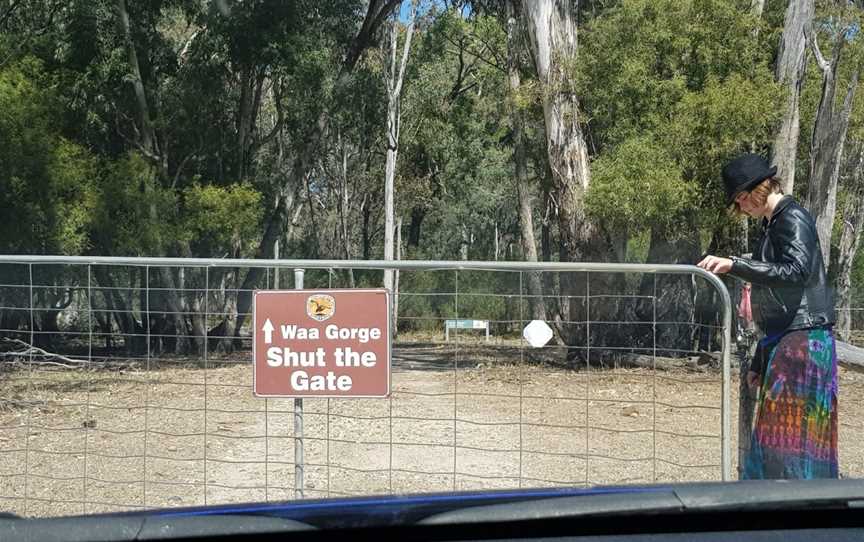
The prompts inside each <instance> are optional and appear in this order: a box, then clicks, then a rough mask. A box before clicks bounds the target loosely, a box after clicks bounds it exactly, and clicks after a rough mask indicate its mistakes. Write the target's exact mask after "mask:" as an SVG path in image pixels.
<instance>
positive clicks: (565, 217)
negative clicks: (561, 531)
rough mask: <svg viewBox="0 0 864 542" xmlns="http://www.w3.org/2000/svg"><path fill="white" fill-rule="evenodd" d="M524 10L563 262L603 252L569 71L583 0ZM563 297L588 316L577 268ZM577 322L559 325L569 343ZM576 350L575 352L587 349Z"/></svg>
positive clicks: (551, 1)
mask: <svg viewBox="0 0 864 542" xmlns="http://www.w3.org/2000/svg"><path fill="white" fill-rule="evenodd" d="M522 7H523V12H524V15H525V19H526V21H527V26H528V35H529V42H530V44H531V50H532V53H533V58H534V65H535V67H536V70H537V75H538V78H539V80H540V82H541V84H542V86H543V93H542V96H543V117H544V123H545V128H546V149H547V155H548V158H549V166H550V169H551V172H552V180H553V184H554V186H555V190H556V191H557V194H558V198H557V201H558V234H559V259H560V261H562V262H572V261H580V260H582V261H585V260H590V259H591V258H592V257H597V256H599V251H592V250H591V247H589V244H590V243H592V242H593V241H594V240H595V239H596V230H595V228H594V226H593V225H592V224H591V223H589V221H588V220H587V218H586V214H585V204H584V196H585V192H586V190H587V189H588V184H589V182H590V175H589V170H588V149H587V146H586V145H585V138H584V136H583V133H582V127H581V124H580V113H579V102H578V100H577V97H576V94H575V92H574V91H573V90H572V81H571V80H570V77H569V71H570V70H571V69H572V66H573V65H574V63H575V61H576V53H577V29H576V13H577V10H578V1H577V2H575V3H574V2H572V1H570V0H537V1H534V2H524V3H523V4H522ZM560 280H561V293H562V294H563V297H562V302H563V304H564V305H569V310H568V311H567V312H565V313H564V314H567V315H568V316H567V320H569V321H570V322H581V321H584V320H585V316H586V312H585V311H586V308H587V304H586V303H581V302H573V300H577V299H580V298H582V299H584V296H585V287H586V284H585V281H584V280H580V279H579V277H576V276H573V274H572V273H567V274H562V275H561V277H560ZM579 327H580V326H579V325H577V324H568V325H566V326H562V327H560V328H559V333H560V334H561V336H562V338H563V339H564V340H565V342H567V344H570V345H573V346H579V344H577V343H578V342H579V341H580V340H581V339H580V337H582V338H584V337H585V334H584V333H582V332H581V330H580V328H579ZM584 352H585V351H584V350H574V351H573V352H571V353H570V358H571V359H575V358H577V357H580V356H581V355H582V354H584Z"/></svg>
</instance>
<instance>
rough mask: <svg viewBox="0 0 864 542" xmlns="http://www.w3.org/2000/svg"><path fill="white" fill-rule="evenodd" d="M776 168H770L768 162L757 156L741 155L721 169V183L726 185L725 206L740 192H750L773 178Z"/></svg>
mask: <svg viewBox="0 0 864 542" xmlns="http://www.w3.org/2000/svg"><path fill="white" fill-rule="evenodd" d="M775 173H777V166H774V167H770V166H769V165H768V161H767V160H765V159H764V158H762V157H761V156H759V155H758V154H742V155H741V156H739V157H738V158H736V159H734V160H732V161H731V162H729V163H728V164H726V166H725V167H724V168H723V183H724V184H725V185H726V205H729V204H730V203H732V202H733V201H734V200H735V196H737V195H738V194H740V193H741V192H744V191H747V190H750V189H751V188H753V187H755V186H756V185H757V184H759V183H760V182H762V181H764V180H765V179H768V178H770V177H773V176H774V174H775Z"/></svg>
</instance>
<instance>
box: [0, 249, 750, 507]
mask: <svg viewBox="0 0 864 542" xmlns="http://www.w3.org/2000/svg"><path fill="white" fill-rule="evenodd" d="M387 265H393V266H395V267H398V268H399V282H398V284H399V286H398V293H397V294H396V295H394V300H395V304H396V305H397V307H398V309H397V314H396V317H395V320H396V321H395V322H394V323H395V324H396V327H397V328H398V330H399V331H398V334H397V336H396V337H395V338H394V341H393V352H392V366H393V368H392V389H391V394H390V396H389V397H387V398H384V399H335V398H331V399H325V398H313V399H304V400H302V402H299V403H298V402H297V401H295V400H293V399H281V398H267V399H264V398H258V397H255V396H254V395H253V393H252V360H251V350H252V344H251V342H252V329H251V321H252V318H251V310H252V307H251V298H252V295H251V294H252V292H253V291H254V290H256V289H271V288H280V287H281V288H283V289H287V288H291V287H292V286H293V281H292V278H293V274H292V272H291V270H292V269H294V268H298V267H299V268H304V269H305V270H306V272H305V284H304V286H305V288H307V289H324V288H336V287H339V288H344V287H353V286H369V285H374V286H379V285H380V284H381V283H382V279H383V274H384V273H385V269H384V268H385V266H387ZM265 266H267V267H265ZM730 318H731V316H730V304H729V298H728V293H727V292H726V289H725V287H723V285H722V283H720V282H719V281H718V280H717V279H716V278H715V277H713V276H709V275H705V274H703V273H701V272H700V271H699V270H696V269H695V268H692V267H683V266H636V265H630V266H627V265H623V266H615V265H612V264H608V265H605V264H536V265H534V266H531V265H521V264H516V263H498V264H495V263H480V262H473V263H472V262H454V263H449V262H420V263H417V262H414V263H411V262H399V263H397V264H392V263H391V264H384V263H383V262H320V261H315V262H311V261H310V262H291V261H278V262H272V264H271V262H261V261H250V260H236V261H229V260H167V259H162V260H145V259H111V258H96V259H84V258H82V259H75V258H60V257H50V258H38V257H31V258H21V257H18V258H16V257H0V337H2V340H0V356H2V357H0V362H2V365H0V509H2V510H5V511H10V512H15V513H20V514H24V515H61V514H77V513H94V512H100V511H109V510H110V511H113V510H125V509H135V508H145V507H146V508H150V507H171V506H187V505H198V504H217V503H227V502H240V501H265V500H284V499H293V498H296V497H306V498H309V497H327V496H344V495H357V494H363V495H368V494H385V493H410V492H429V491H449V490H463V489H488V488H516V487H538V486H557V485H567V486H573V485H594V484H626V483H650V482H655V481H689V480H719V479H722V478H728V477H729V476H730V473H731V471H732V465H731V463H730V462H731V461H732V460H733V458H732V457H731V454H730V453H729V450H731V449H732V446H733V445H734V442H732V440H734V435H733V434H731V431H729V425H730V418H732V417H734V404H735V402H736V401H734V400H733V394H734V393H735V389H734V388H735V386H731V385H730V382H729V381H730V368H729V361H730V360H729V338H728V334H729V331H730ZM534 319H543V320H545V321H547V322H549V324H550V325H551V327H553V328H554V330H555V337H554V339H553V341H552V342H550V343H549V344H547V345H546V346H544V347H542V348H531V347H530V346H528V345H527V343H526V342H525V340H524V339H523V338H522V336H521V332H522V329H523V328H524V326H525V325H526V324H527V323H528V322H530V321H531V320H534ZM453 320H477V321H483V322H485V323H486V325H487V326H488V332H489V336H488V338H487V336H486V333H485V329H484V330H481V331H478V330H474V329H465V328H458V327H454V328H452V329H449V330H448V329H447V322H448V321H453ZM298 407H302V425H301V426H299V427H302V433H301V432H299V431H298V425H297V423H296V421H297V416H298V411H297V408H298ZM298 445H300V446H298Z"/></svg>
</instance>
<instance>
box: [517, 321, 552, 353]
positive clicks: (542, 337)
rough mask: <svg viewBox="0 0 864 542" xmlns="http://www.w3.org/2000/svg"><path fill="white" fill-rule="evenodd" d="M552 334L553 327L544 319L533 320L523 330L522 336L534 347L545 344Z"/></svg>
mask: <svg viewBox="0 0 864 542" xmlns="http://www.w3.org/2000/svg"><path fill="white" fill-rule="evenodd" d="M552 335H553V333H552V328H551V327H549V324H547V323H546V322H544V321H543V320H531V323H530V324H528V325H527V326H525V329H523V330H522V336H523V337H525V340H526V341H528V344H530V345H531V346H533V347H534V348H540V347H541V346H545V345H546V343H548V342H549V339H551V338H552Z"/></svg>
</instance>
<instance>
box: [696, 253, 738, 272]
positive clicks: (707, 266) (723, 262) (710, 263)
mask: <svg viewBox="0 0 864 542" xmlns="http://www.w3.org/2000/svg"><path fill="white" fill-rule="evenodd" d="M696 265H697V266H698V267H701V268H702V269H704V270H706V271H710V272H712V273H714V274H715V275H722V274H723V273H728V272H729V271H731V270H732V260H730V259H729V258H719V257H717V256H711V255H708V256H705V258H703V259H702V261H701V262H699V263H697V264H696Z"/></svg>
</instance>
